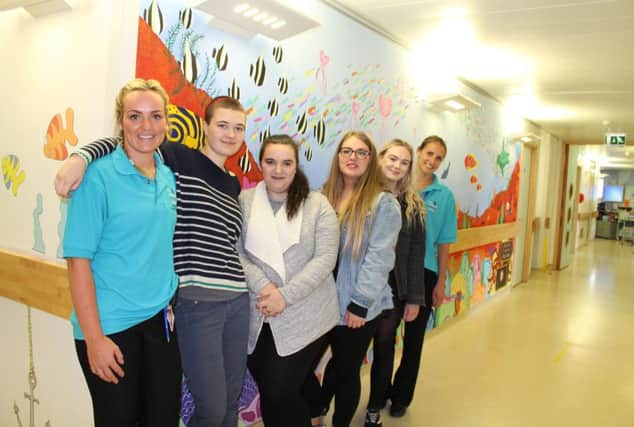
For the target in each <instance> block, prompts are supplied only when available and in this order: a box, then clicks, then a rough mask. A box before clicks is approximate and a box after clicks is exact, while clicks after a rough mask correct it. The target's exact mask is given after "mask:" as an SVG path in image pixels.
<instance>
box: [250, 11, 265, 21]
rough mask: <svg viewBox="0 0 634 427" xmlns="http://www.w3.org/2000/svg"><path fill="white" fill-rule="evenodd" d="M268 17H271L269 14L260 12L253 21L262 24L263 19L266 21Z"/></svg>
mask: <svg viewBox="0 0 634 427" xmlns="http://www.w3.org/2000/svg"><path fill="white" fill-rule="evenodd" d="M267 16H269V14H268V13H266V12H260V13H258V14H257V15H255V16H254V17H253V20H254V21H255V22H260V21H262V20H263V19H265V18H266V17H267Z"/></svg>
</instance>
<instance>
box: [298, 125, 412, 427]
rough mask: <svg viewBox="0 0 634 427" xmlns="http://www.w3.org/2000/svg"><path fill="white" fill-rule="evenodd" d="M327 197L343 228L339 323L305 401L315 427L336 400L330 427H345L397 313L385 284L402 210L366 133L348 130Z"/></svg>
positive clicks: (338, 272)
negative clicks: (366, 368) (373, 347)
mask: <svg viewBox="0 0 634 427" xmlns="http://www.w3.org/2000/svg"><path fill="white" fill-rule="evenodd" d="M323 193H324V195H325V196H326V198H328V200H329V201H330V203H331V204H332V206H333V207H334V208H335V211H336V212H337V216H338V218H339V223H340V224H341V240H340V245H339V260H338V263H337V268H336V271H335V277H336V282H337V294H338V297H339V307H340V320H339V325H338V326H335V327H334V328H333V330H332V331H331V332H330V334H329V336H328V341H329V343H330V346H331V349H332V359H331V360H330V362H329V363H328V366H327V367H326V370H325V373H324V381H323V385H322V387H321V388H319V384H318V383H317V380H316V378H314V376H312V375H311V377H312V378H309V381H308V382H312V386H311V387H307V389H305V391H306V392H307V394H308V395H307V397H308V400H309V402H310V403H311V410H312V412H313V414H312V415H313V417H316V418H314V422H313V424H314V425H319V424H317V423H322V422H323V421H322V420H321V419H319V418H317V417H318V416H319V415H320V414H323V413H324V412H325V409H327V408H328V406H329V404H330V401H331V400H332V397H333V396H334V398H335V410H334V414H333V417H332V422H333V426H335V427H346V426H348V425H349V424H350V421H351V420H352V417H353V415H354V413H355V411H356V409H357V405H358V404H359V396H360V392H361V382H360V369H361V364H362V363H363V359H364V357H365V354H366V351H367V349H368V345H369V344H370V340H371V339H372V336H373V335H374V333H375V331H376V327H377V324H378V321H379V315H380V314H381V313H382V312H383V310H386V309H389V308H392V306H393V304H392V292H391V289H390V286H389V284H388V275H389V272H390V271H391V270H392V268H393V267H394V259H395V255H394V247H395V245H396V240H397V237H398V233H399V231H400V229H401V209H400V207H399V204H398V202H397V200H396V199H395V198H394V196H393V195H392V194H391V193H389V192H387V191H386V187H385V185H384V182H383V178H382V175H381V171H380V169H379V166H378V159H377V151H376V148H375V146H374V144H373V142H372V140H371V139H370V138H369V136H368V135H366V134H365V133H364V132H356V131H353V132H348V133H346V134H345V135H344V137H343V138H342V140H341V142H340V143H339V145H338V147H337V154H336V155H335V157H334V158H333V161H332V165H331V168H330V174H329V176H328V179H327V181H326V183H325V184H324V188H323Z"/></svg>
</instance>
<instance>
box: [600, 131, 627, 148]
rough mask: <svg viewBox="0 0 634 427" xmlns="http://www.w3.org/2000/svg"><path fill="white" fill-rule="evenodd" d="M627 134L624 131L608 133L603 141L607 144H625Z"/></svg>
mask: <svg viewBox="0 0 634 427" xmlns="http://www.w3.org/2000/svg"><path fill="white" fill-rule="evenodd" d="M626 141H627V134H624V133H606V134H605V136H604V137H603V142H604V143H605V144H607V145H625V143H626Z"/></svg>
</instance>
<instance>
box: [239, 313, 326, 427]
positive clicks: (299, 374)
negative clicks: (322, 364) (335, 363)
mask: <svg viewBox="0 0 634 427" xmlns="http://www.w3.org/2000/svg"><path fill="white" fill-rule="evenodd" d="M325 341H326V336H325V335H324V336H322V337H321V338H318V339H317V340H315V341H313V342H312V343H310V344H309V345H307V346H306V347H304V348H303V349H301V350H299V351H298V352H296V353H293V354H290V355H288V356H280V355H278V354H277V350H276V348H275V341H274V340H273V335H272V333H271V328H270V326H269V324H268V323H264V325H263V326H262V330H261V331H260V336H259V337H258V342H257V344H256V346H255V349H254V350H253V353H252V354H251V355H249V358H248V363H247V364H248V366H249V370H250V371H251V374H252V375H253V378H254V379H255V382H256V383H257V385H258V390H259V392H260V408H261V410H262V421H263V422H264V425H265V426H266V427H310V426H311V424H310V419H311V415H310V410H309V406H308V403H307V402H306V400H305V398H304V396H303V395H302V393H301V389H302V385H303V383H304V381H305V379H306V377H307V376H308V375H312V376H313V377H314V375H313V374H312V371H311V367H312V366H311V365H312V363H313V360H314V359H315V358H316V357H317V356H318V355H319V354H323V349H324V345H323V343H324V342H325ZM320 350H321V353H319V352H320Z"/></svg>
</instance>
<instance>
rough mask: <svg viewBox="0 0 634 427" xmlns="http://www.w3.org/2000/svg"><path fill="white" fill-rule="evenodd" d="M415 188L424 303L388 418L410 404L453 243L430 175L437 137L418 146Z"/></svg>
mask: <svg viewBox="0 0 634 427" xmlns="http://www.w3.org/2000/svg"><path fill="white" fill-rule="evenodd" d="M416 151H417V155H418V163H417V166H418V169H417V184H418V186H417V188H418V190H419V191H420V195H421V197H422V198H423V200H424V201H425V210H426V212H427V215H426V217H425V226H426V236H425V263H424V265H425V301H426V302H427V304H426V305H425V306H423V307H421V310H420V314H419V315H418V317H417V318H416V319H415V320H413V321H411V322H407V323H406V324H405V336H404V338H403V356H402V358H401V364H400V366H399V368H398V370H397V371H396V374H395V376H394V382H393V384H392V389H391V391H390V400H391V401H392V406H391V407H390V415H391V416H393V417H402V416H403V415H404V414H405V411H406V410H407V407H408V406H409V404H410V403H411V402H412V398H413V396H414V389H415V387H416V380H417V379H418V369H419V366H420V358H421V355H422V352H423V340H424V337H425V326H426V325H427V321H428V319H429V315H430V314H431V308H432V305H431V304H430V302H431V301H433V305H434V306H438V305H440V304H442V302H443V299H444V297H445V280H446V278H447V276H446V274H447V261H448V259H449V245H450V244H451V243H454V242H455V241H456V235H457V217H456V201H455V199H454V197H453V194H452V193H451V190H449V188H447V186H445V185H443V184H441V183H440V182H439V181H438V177H437V176H436V174H435V173H434V172H436V170H438V167H439V166H440V164H441V163H442V161H443V160H444V159H445V156H446V155H447V145H446V144H445V141H443V139H442V138H441V137H439V136H436V135H432V136H428V137H427V138H425V139H424V140H423V142H422V143H421V144H420V146H419V147H418V149H417V150H416Z"/></svg>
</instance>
